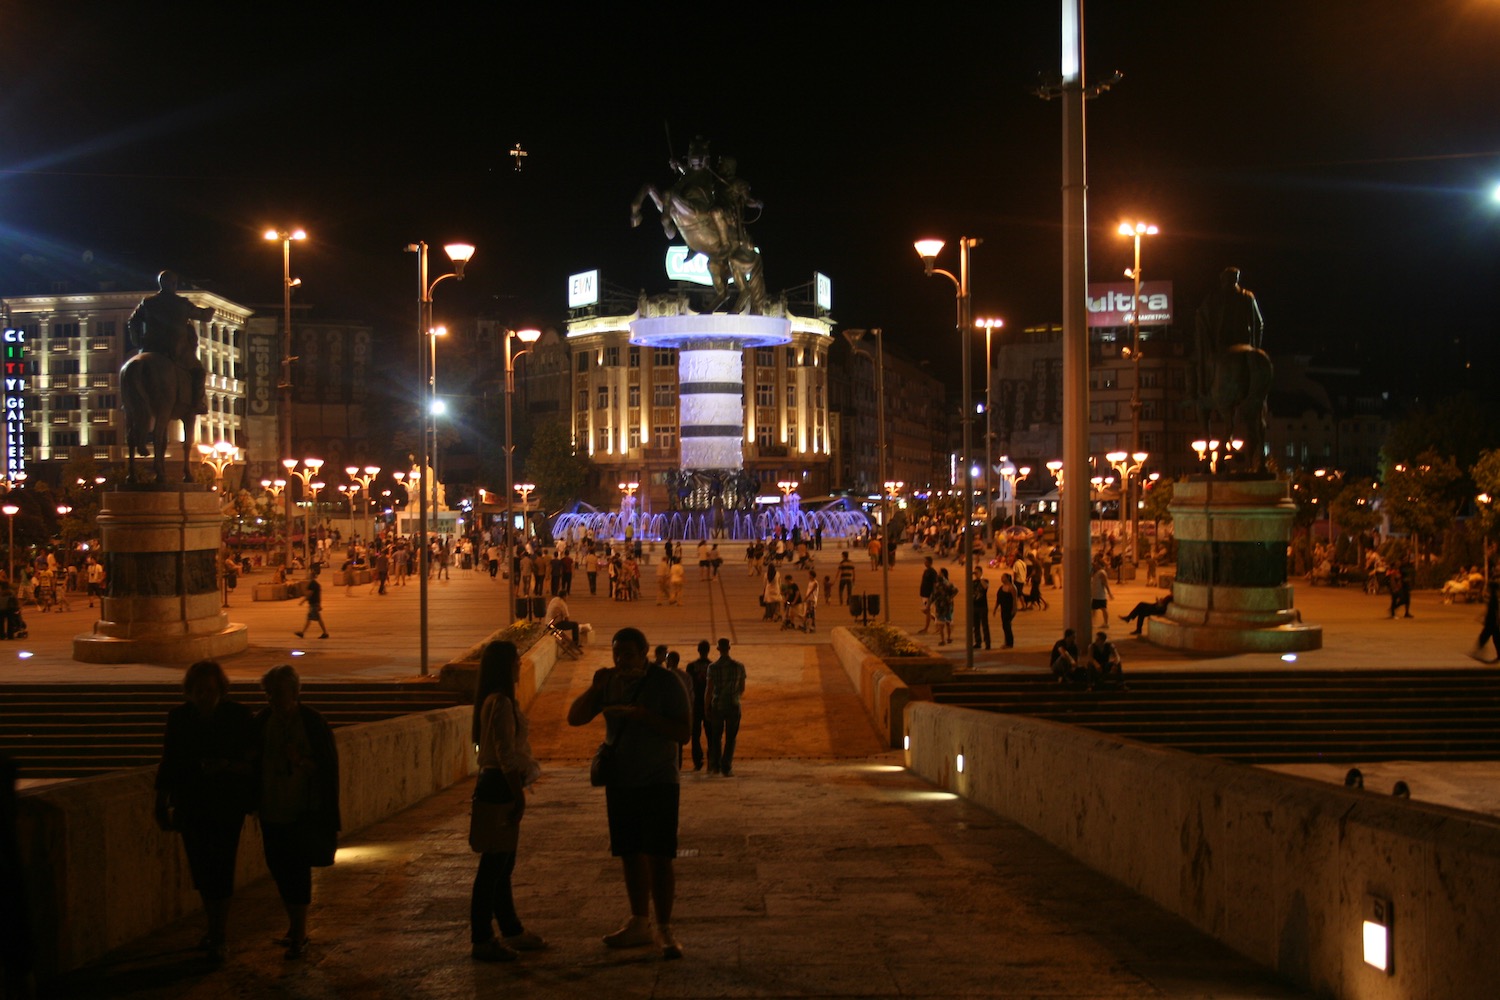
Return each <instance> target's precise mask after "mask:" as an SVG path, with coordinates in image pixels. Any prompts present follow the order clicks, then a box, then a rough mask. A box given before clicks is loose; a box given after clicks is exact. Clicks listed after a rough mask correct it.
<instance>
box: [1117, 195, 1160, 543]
mask: <svg viewBox="0 0 1500 1000" xmlns="http://www.w3.org/2000/svg"><path fill="white" fill-rule="evenodd" d="M1157 232H1158V230H1157V228H1156V227H1155V226H1154V225H1152V224H1151V223H1149V222H1136V223H1129V222H1122V223H1120V229H1119V233H1120V235H1121V236H1129V237H1132V238H1133V239H1134V240H1135V266H1134V267H1127V268H1126V269H1125V277H1127V278H1129V279H1130V280H1131V281H1133V282H1134V283H1135V297H1134V298H1132V299H1131V300H1130V302H1131V306H1130V348H1129V349H1128V350H1127V351H1126V352H1125V357H1126V358H1128V359H1129V360H1130V369H1131V372H1132V373H1133V374H1134V378H1132V379H1131V383H1130V450H1131V451H1132V452H1137V451H1140V450H1141V237H1143V236H1155V235H1156V234H1157ZM1127 485H1128V484H1127ZM1131 537H1132V540H1133V539H1134V536H1131ZM1130 562H1131V563H1132V564H1134V563H1135V547H1134V544H1133V542H1132V546H1131V551H1130Z"/></svg>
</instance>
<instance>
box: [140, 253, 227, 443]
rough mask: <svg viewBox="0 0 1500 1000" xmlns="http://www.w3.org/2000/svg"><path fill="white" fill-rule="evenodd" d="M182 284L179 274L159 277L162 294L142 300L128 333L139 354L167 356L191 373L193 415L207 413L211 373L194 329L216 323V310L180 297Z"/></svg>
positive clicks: (157, 284)
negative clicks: (197, 324)
mask: <svg viewBox="0 0 1500 1000" xmlns="http://www.w3.org/2000/svg"><path fill="white" fill-rule="evenodd" d="M181 282H182V279H181V278H179V277H178V276H177V272H176V271H163V272H161V273H160V274H158V275H157V276H156V286H157V288H159V289H160V291H158V292H157V293H156V294H155V295H148V296H146V297H145V298H144V299H142V300H141V304H140V305H138V306H136V307H135V312H133V313H131V314H130V319H129V321H128V322H127V323H126V324H125V330H126V332H127V333H128V334H129V335H130V344H131V346H133V347H134V348H135V349H136V350H137V351H141V352H146V351H149V352H151V353H153V354H165V355H166V356H167V357H169V358H171V359H172V360H173V361H174V362H176V363H177V365H178V367H180V368H182V369H183V370H184V371H186V372H187V373H188V375H189V376H190V377H191V378H192V381H193V412H194V413H207V412H208V395H207V392H206V391H205V383H206V381H207V373H206V372H204V370H203V362H202V361H200V360H198V331H197V330H196V329H194V328H193V321H194V320H200V321H207V320H211V319H213V318H214V310H213V307H212V306H195V305H193V303H191V302H190V301H188V300H187V299H185V298H183V297H182V296H181V295H178V294H177V288H178V286H179V285H180V284H181Z"/></svg>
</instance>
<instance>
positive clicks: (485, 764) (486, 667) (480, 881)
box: [469, 642, 547, 962]
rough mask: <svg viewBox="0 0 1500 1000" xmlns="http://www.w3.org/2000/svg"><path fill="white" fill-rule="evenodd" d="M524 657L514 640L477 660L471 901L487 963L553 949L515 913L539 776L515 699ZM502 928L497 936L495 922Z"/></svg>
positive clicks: (473, 925) (477, 946) (474, 932)
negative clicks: (531, 798) (524, 822)
mask: <svg viewBox="0 0 1500 1000" xmlns="http://www.w3.org/2000/svg"><path fill="white" fill-rule="evenodd" d="M520 673H521V656H520V654H519V653H517V652H516V647H515V644H514V643H510V642H492V643H490V644H489V645H488V646H486V647H485V649H484V655H483V656H482V657H481V658H480V661H479V678H478V681H477V683H476V685H475V690H474V723H473V739H474V744H475V745H476V746H477V747H478V749H479V778H478V780H477V781H476V782H475V784H474V802H473V806H472V810H471V813H470V817H469V846H470V847H471V848H472V849H473V850H474V851H475V852H476V853H477V854H479V870H478V871H476V872H475V873H474V889H473V892H472V894H471V896H470V899H469V939H470V942H471V944H472V945H473V951H472V954H473V957H474V958H475V959H476V960H477V961H481V962H510V961H514V960H515V959H516V958H517V954H516V953H517V952H521V951H540V950H542V949H543V948H545V947H547V944H546V942H545V941H543V940H542V938H541V936H540V935H538V934H534V933H532V932H530V931H528V930H526V929H525V928H524V927H523V926H522V925H521V918H520V917H518V916H517V915H516V903H515V898H514V896H513V895H512V893H511V884H510V878H511V873H512V872H514V871H515V867H516V846H517V844H518V842H519V840H520V832H521V817H522V816H523V815H525V813H526V789H527V787H528V786H530V785H531V784H532V783H533V782H534V781H536V779H537V778H538V777H539V776H540V775H541V767H540V766H539V765H538V764H537V762H536V758H534V757H533V756H532V755H531V737H530V729H531V727H530V724H529V723H528V722H527V720H526V716H525V715H524V714H523V713H522V712H521V709H520V706H519V705H518V704H517V702H516V682H517V681H518V680H519V678H520ZM492 920H493V921H494V922H496V923H498V924H499V926H500V937H499V938H496V937H495V934H494V931H493V930H492V925H491V921H492Z"/></svg>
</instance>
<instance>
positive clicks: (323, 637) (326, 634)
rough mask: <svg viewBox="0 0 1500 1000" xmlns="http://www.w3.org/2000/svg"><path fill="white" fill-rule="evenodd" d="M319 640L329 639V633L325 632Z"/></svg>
mask: <svg viewBox="0 0 1500 1000" xmlns="http://www.w3.org/2000/svg"><path fill="white" fill-rule="evenodd" d="M318 638H319V639H326V638H328V633H327V632H324V633H323V634H322V635H320V636H318Z"/></svg>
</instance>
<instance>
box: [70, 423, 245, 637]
mask: <svg viewBox="0 0 1500 1000" xmlns="http://www.w3.org/2000/svg"><path fill="white" fill-rule="evenodd" d="M198 455H199V457H200V458H201V459H202V460H203V464H204V465H207V466H209V467H210V468H211V469H213V470H214V492H215V493H217V494H219V509H220V510H221V511H222V510H223V507H224V470H225V469H227V468H228V467H229V465H230V463H232V462H234V461H235V460H236V459H238V458H239V457H240V450H239V449H238V448H236V447H235V446H234V445H232V444H230V443H229V442H228V441H215V442H214V443H213V444H211V445H208V444H200V445H198ZM57 511H58V513H59V514H60V513H62V508H61V507H59V508H57ZM219 548H220V551H219V553H218V554H217V555H216V556H215V558H214V567H215V571H216V574H217V576H218V580H219V596H220V598H221V600H222V601H223V607H226V608H227V607H229V587H228V585H227V584H226V583H225V580H224V553H223V548H224V525H223V523H222V522H220V524H219Z"/></svg>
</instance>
